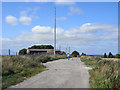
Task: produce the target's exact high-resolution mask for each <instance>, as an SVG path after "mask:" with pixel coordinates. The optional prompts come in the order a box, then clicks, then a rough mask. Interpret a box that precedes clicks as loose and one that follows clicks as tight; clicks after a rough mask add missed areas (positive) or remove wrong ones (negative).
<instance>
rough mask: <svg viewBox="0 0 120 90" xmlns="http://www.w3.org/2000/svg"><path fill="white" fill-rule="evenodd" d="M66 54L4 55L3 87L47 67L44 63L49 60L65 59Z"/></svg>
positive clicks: (18, 81) (20, 80)
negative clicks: (54, 55)
mask: <svg viewBox="0 0 120 90" xmlns="http://www.w3.org/2000/svg"><path fill="white" fill-rule="evenodd" d="M64 58H66V57H65V56H64V57H63V56H58V57H52V56H51V57H50V56H46V55H41V56H5V57H2V89H6V88H8V87H9V86H11V85H15V84H17V83H20V82H22V81H24V80H25V79H26V78H29V77H31V76H34V75H36V74H38V73H40V72H42V71H44V70H46V69H47V68H46V67H45V66H44V65H43V64H42V63H46V62H48V61H53V60H58V59H64Z"/></svg>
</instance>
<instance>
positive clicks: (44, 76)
mask: <svg viewBox="0 0 120 90" xmlns="http://www.w3.org/2000/svg"><path fill="white" fill-rule="evenodd" d="M44 65H46V66H47V67H48V69H49V70H46V71H43V72H41V73H39V74H37V75H35V76H33V77H31V78H29V79H27V80H25V81H23V82H21V83H20V84H17V85H15V86H11V87H10V88H89V72H88V70H89V69H90V68H89V67H86V66H85V65H84V63H83V62H81V61H80V58H73V59H70V60H69V61H68V60H67V59H60V60H57V61H52V62H47V63H44Z"/></svg>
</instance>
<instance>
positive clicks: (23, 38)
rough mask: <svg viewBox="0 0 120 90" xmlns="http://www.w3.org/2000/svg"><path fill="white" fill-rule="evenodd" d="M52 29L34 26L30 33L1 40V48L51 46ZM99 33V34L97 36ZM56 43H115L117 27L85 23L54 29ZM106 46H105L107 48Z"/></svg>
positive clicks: (52, 38)
mask: <svg viewBox="0 0 120 90" xmlns="http://www.w3.org/2000/svg"><path fill="white" fill-rule="evenodd" d="M53 31H54V28H52V27H49V26H35V27H33V28H32V30H31V32H22V34H20V35H19V36H18V37H16V38H15V39H9V38H3V39H2V40H3V48H4V47H5V48H7V47H8V46H9V45H11V46H9V48H12V47H14V46H16V47H17V45H18V48H19V49H20V47H21V48H22V47H23V46H24V44H25V45H26V46H27V45H30V44H31V43H34V44H35V43H39V44H52V43H53V40H54V32H53ZM98 31H101V32H102V33H101V34H97V32H98ZM56 33H57V35H56V36H57V43H58V42H59V43H60V44H63V45H64V44H66V43H68V44H69V45H72V46H74V45H75V46H76V45H79V46H80V45H95V46H96V45H99V44H100V42H105V43H107V42H108V44H107V45H108V46H109V42H111V43H112V42H113V43H115V42H117V41H118V32H117V26H114V25H109V24H98V23H85V24H83V25H81V26H79V27H78V28H72V29H69V30H64V29H62V28H57V29H56ZM102 44H103V43H102ZM107 45H106V46H107Z"/></svg>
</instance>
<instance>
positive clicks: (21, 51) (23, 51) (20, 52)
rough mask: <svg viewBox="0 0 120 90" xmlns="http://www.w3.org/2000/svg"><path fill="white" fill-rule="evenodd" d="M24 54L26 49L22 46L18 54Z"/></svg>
mask: <svg viewBox="0 0 120 90" xmlns="http://www.w3.org/2000/svg"><path fill="white" fill-rule="evenodd" d="M25 54H27V49H25V48H24V49H21V50H20V51H19V55H25Z"/></svg>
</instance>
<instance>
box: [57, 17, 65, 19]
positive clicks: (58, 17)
mask: <svg viewBox="0 0 120 90" xmlns="http://www.w3.org/2000/svg"><path fill="white" fill-rule="evenodd" d="M57 20H67V18H66V17H57Z"/></svg>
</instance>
